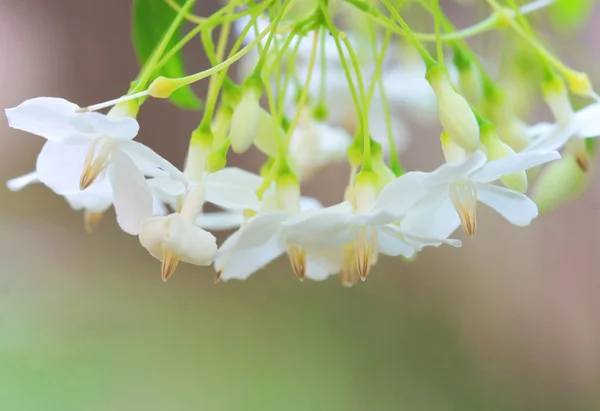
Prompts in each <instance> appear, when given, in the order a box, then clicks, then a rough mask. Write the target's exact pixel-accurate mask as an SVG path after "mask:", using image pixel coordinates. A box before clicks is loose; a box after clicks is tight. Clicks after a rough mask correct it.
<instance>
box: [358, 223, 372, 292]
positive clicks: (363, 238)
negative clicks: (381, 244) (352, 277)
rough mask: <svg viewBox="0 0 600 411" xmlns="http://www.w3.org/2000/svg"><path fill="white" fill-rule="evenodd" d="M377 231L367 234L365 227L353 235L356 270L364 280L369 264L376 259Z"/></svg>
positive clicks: (369, 269)
mask: <svg viewBox="0 0 600 411" xmlns="http://www.w3.org/2000/svg"><path fill="white" fill-rule="evenodd" d="M376 246H377V231H373V232H372V233H371V235H370V236H369V232H368V231H367V229H366V228H361V229H359V231H358V233H357V234H356V237H355V252H356V270H357V272H358V276H359V277H360V279H361V280H363V281H365V280H366V279H367V276H368V275H369V272H370V271H371V266H373V264H374V261H375V260H376V254H377V247H376Z"/></svg>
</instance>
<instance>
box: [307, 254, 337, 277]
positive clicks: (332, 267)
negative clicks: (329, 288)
mask: <svg viewBox="0 0 600 411" xmlns="http://www.w3.org/2000/svg"><path fill="white" fill-rule="evenodd" d="M343 260H344V252H343V249H342V247H338V248H331V249H327V250H324V251H323V250H320V251H318V252H314V251H310V250H309V251H307V253H306V278H308V279H310V280H313V281H323V280H325V279H327V278H328V277H329V276H330V275H332V274H337V273H338V272H340V270H341V268H342V262H343Z"/></svg>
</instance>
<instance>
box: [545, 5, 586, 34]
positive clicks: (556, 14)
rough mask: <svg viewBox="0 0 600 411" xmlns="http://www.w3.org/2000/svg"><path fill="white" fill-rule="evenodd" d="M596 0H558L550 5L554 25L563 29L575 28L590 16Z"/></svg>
mask: <svg viewBox="0 0 600 411" xmlns="http://www.w3.org/2000/svg"><path fill="white" fill-rule="evenodd" d="M593 7H594V0H557V1H556V2H555V3H554V4H552V6H550V17H551V19H552V21H553V23H554V25H555V26H556V27H557V28H559V29H562V30H573V29H576V28H578V27H579V26H581V25H582V24H584V23H585V21H586V20H587V19H588V18H589V17H590V15H591V11H592V8H593Z"/></svg>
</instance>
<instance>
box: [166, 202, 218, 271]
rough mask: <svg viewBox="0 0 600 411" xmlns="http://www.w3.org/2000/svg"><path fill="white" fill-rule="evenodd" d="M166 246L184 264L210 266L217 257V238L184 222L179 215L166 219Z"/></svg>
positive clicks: (172, 215)
mask: <svg viewBox="0 0 600 411" xmlns="http://www.w3.org/2000/svg"><path fill="white" fill-rule="evenodd" d="M164 246H165V247H166V248H168V249H169V250H171V251H172V252H173V254H175V255H176V256H177V257H178V258H179V259H180V260H181V261H183V262H184V263H189V264H194V265H200V266H206V265H210V264H212V262H213V260H214V259H215V256H216V255H217V240H216V238H215V236H213V235H212V234H211V233H209V232H208V231H206V230H203V229H202V228H200V227H197V226H195V225H194V224H190V223H188V222H187V221H184V219H183V218H182V216H181V214H179V213H175V214H171V215H170V216H168V217H166V236H165V241H164Z"/></svg>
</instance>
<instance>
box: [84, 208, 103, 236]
mask: <svg viewBox="0 0 600 411" xmlns="http://www.w3.org/2000/svg"><path fill="white" fill-rule="evenodd" d="M103 216H104V213H94V212H92V211H88V210H85V212H84V213H83V228H84V229H85V232H86V233H88V234H91V233H93V232H94V231H96V228H97V227H98V225H99V224H100V221H102V217H103Z"/></svg>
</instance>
